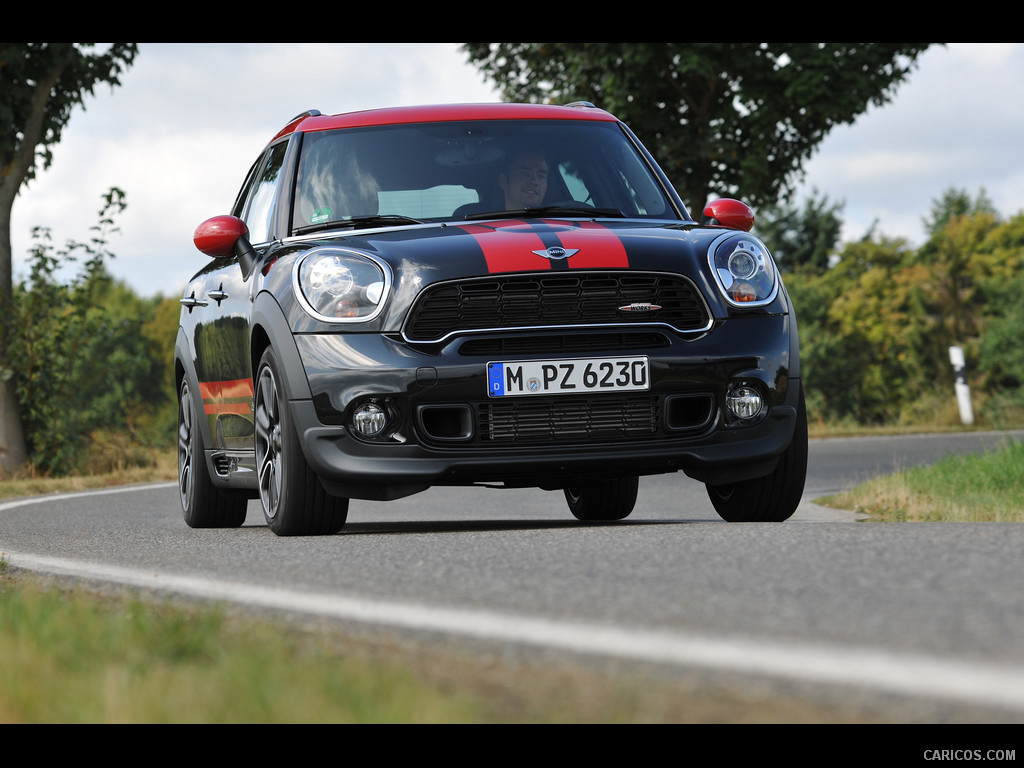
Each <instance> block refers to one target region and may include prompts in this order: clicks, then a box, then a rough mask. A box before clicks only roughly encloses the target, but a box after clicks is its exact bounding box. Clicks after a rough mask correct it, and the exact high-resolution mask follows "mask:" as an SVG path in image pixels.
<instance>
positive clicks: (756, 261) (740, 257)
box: [708, 232, 779, 307]
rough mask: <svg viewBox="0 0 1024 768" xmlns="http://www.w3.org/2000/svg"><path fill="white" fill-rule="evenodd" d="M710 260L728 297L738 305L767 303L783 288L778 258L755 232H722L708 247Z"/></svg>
mask: <svg viewBox="0 0 1024 768" xmlns="http://www.w3.org/2000/svg"><path fill="white" fill-rule="evenodd" d="M708 262H709V263H710V264H711V271H712V272H714V274H715V280H717V281H718V287H719V288H720V289H721V290H722V294H723V295H724V296H725V298H726V301H728V302H729V303H730V304H732V305H733V306H735V307H760V306H763V305H765V304H768V303H769V302H771V301H772V300H773V299H774V298H775V295H776V294H777V293H778V291H779V280H778V276H777V275H776V273H775V262H774V261H772V257H771V254H770V253H768V249H767V248H766V247H765V245H764V243H762V242H761V241H760V240H758V239H757V238H756V237H754V236H753V235H748V234H746V233H745V232H728V233H726V234H724V235H722V236H721V237H719V238H718V239H717V240H715V242H714V243H712V244H711V247H710V248H709V249H708Z"/></svg>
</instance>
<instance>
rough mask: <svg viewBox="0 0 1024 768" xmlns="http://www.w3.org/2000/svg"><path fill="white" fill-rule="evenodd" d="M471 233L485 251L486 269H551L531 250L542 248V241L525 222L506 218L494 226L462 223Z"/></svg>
mask: <svg viewBox="0 0 1024 768" xmlns="http://www.w3.org/2000/svg"><path fill="white" fill-rule="evenodd" d="M459 226H460V228H461V229H463V230H465V231H466V232H468V233H469V234H471V235H473V237H474V239H475V240H476V242H477V245H479V246H480V249H481V250H482V251H483V252H484V259H485V260H486V261H487V270H488V271H489V272H528V271H534V270H538V269H551V262H550V261H549V260H548V259H545V258H544V257H543V256H538V255H537V254H535V253H533V251H540V250H544V248H545V246H544V242H543V241H542V240H541V239H540V236H539V235H538V234H537V233H536V232H535V231H534V230H533V228H532V227H531V226H530V225H529V224H527V223H526V222H524V221H507V222H502V223H501V224H497V225H491V224H488V225H483V224H461V225H459Z"/></svg>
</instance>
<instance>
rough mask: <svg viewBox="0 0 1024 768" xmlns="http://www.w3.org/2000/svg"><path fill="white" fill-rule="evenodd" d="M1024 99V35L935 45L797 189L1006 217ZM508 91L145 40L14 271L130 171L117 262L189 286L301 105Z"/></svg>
mask: <svg viewBox="0 0 1024 768" xmlns="http://www.w3.org/2000/svg"><path fill="white" fill-rule="evenodd" d="M1022 97H1024V43H951V44H949V45H947V46H946V47H945V48H931V49H929V50H928V51H927V52H926V53H925V54H924V55H923V56H922V57H921V58H920V59H919V66H918V68H917V69H916V70H915V71H914V72H913V73H912V74H911V76H910V78H909V79H908V80H907V81H906V82H905V83H904V84H903V85H902V86H901V87H900V89H899V91H898V92H897V95H896V98H895V99H894V100H893V101H892V102H891V103H890V104H888V105H886V106H884V107H880V108H872V109H871V110H870V111H869V112H868V113H867V114H865V115H863V116H862V117H861V118H860V119H858V120H857V122H856V123H855V124H854V125H852V126H844V127H841V128H838V129H836V130H835V131H833V133H832V134H831V135H830V136H829V137H828V138H827V139H826V140H825V141H824V142H823V143H822V145H821V147H820V149H819V151H818V153H817V154H816V155H815V156H814V158H813V159H812V160H811V162H810V163H809V164H808V165H807V166H806V170H807V176H806V180H805V182H804V184H803V186H802V188H801V189H802V193H801V195H800V196H799V197H798V200H800V199H802V198H803V197H804V196H806V193H807V191H809V190H811V189H817V190H818V193H819V194H821V195H826V196H827V197H828V199H829V200H830V201H832V202H842V203H844V208H843V212H842V215H843V218H844V221H845V222H846V224H845V227H844V232H843V237H844V240H850V239H855V238H857V237H859V236H860V235H862V234H863V233H864V232H865V231H866V230H867V228H868V227H870V226H871V224H872V222H874V221H876V220H877V221H878V229H879V231H881V232H882V233H884V234H886V235H888V236H892V237H903V238H906V239H907V240H908V241H910V243H911V244H914V245H917V244H920V243H921V241H922V240H923V228H922V224H921V222H922V219H923V218H924V217H925V216H927V215H928V213H929V211H930V209H931V205H932V202H933V201H934V200H935V199H937V198H938V197H940V196H941V195H942V193H943V192H944V191H945V190H946V189H948V188H950V187H956V188H963V189H966V190H967V191H968V192H970V193H971V194H972V195H974V194H976V193H977V192H978V191H979V190H981V189H984V190H985V191H986V193H987V194H988V196H989V198H990V199H991V200H992V202H993V203H994V204H995V206H996V208H997V210H999V212H1000V213H1002V214H1003V215H1004V216H1011V215H1014V214H1017V213H1020V212H1021V211H1022V210H1024V140H1022V137H1024V98H1022ZM496 100H498V95H497V93H496V91H495V90H494V88H493V87H492V86H490V85H489V84H488V83H486V82H484V80H483V78H482V76H481V75H480V74H479V72H478V71H477V70H476V69H475V68H473V67H471V66H470V65H469V64H467V63H466V58H465V55H464V54H463V53H461V52H460V51H459V48H458V44H457V43H302V44H296V43H281V44H257V43H221V44H211V43H202V44H193V43H143V44H141V46H140V51H139V55H138V57H137V58H136V60H135V64H134V65H133V66H132V68H131V69H130V70H129V71H128V72H127V74H126V75H125V76H124V78H123V80H122V86H121V87H119V88H116V89H113V90H111V89H110V88H107V87H101V88H99V89H97V92H96V94H95V96H93V97H91V98H89V99H88V101H87V102H86V109H85V111H83V110H81V109H78V110H76V111H75V112H74V114H73V116H72V118H71V121H70V123H69V125H68V127H67V128H66V129H65V132H64V137H63V140H62V141H61V143H60V144H59V145H57V146H56V147H55V148H54V161H53V166H52V167H51V168H50V170H48V171H46V172H45V173H43V174H42V175H41V176H40V177H39V178H38V179H37V180H36V181H35V182H34V183H33V184H31V185H30V186H29V187H28V188H27V190H26V189H23V190H22V194H21V195H20V196H19V198H18V200H17V201H16V202H15V205H14V211H13V221H12V239H13V246H14V253H15V272H16V275H15V278H16V279H17V278H18V277H20V276H21V275H23V274H24V273H25V271H26V264H27V259H26V255H27V253H28V250H29V246H30V237H29V234H30V230H31V228H32V227H33V226H46V227H50V228H51V230H52V235H53V239H54V242H55V243H57V244H62V243H63V242H64V241H66V240H68V239H85V238H86V237H88V235H89V227H91V226H92V225H93V224H94V223H95V222H96V212H97V210H98V209H99V207H100V205H101V195H103V193H105V192H106V191H107V190H108V189H109V188H110V187H111V186H117V187H120V188H121V189H123V190H124V191H125V192H126V195H127V201H128V209H127V211H125V213H124V214H123V215H122V217H121V218H120V228H121V232H120V234H119V235H117V236H116V237H115V238H114V239H113V240H112V241H111V243H110V249H111V250H112V251H113V252H114V253H115V254H116V259H115V260H114V261H113V262H112V263H111V264H110V270H111V272H112V273H113V274H114V275H115V276H117V277H118V278H120V279H123V280H125V281H126V282H127V283H128V284H129V285H130V286H131V287H132V288H134V289H135V290H136V291H137V292H139V293H140V294H142V295H154V294H158V293H160V294H163V295H166V296H174V295H178V294H179V293H180V292H181V290H182V289H183V288H184V285H185V283H186V282H187V280H188V279H189V277H190V276H191V275H192V274H193V273H194V272H196V271H197V270H198V269H200V268H201V267H202V266H203V265H204V264H205V262H206V260H207V259H206V257H205V256H203V255H202V254H201V253H199V252H198V251H197V250H196V249H195V247H194V246H193V244H192V233H193V231H194V230H195V227H196V226H197V225H198V224H199V223H200V222H201V221H203V220H204V219H206V218H208V217H210V216H214V215H217V214H221V213H226V212H228V209H229V208H230V207H231V204H232V202H233V200H234V197H235V194H236V192H237V191H238V188H239V186H240V185H241V183H242V181H243V177H244V175H245V173H246V171H247V170H248V168H249V166H250V165H251V164H252V162H253V160H255V158H256V156H257V155H258V154H259V152H260V151H261V149H262V148H263V146H264V145H265V144H266V143H267V141H268V140H269V139H270V138H271V137H272V136H273V135H274V133H276V132H277V130H278V129H279V128H281V126H283V125H284V124H285V123H286V122H287V121H288V120H289V119H290V118H291V117H293V116H294V115H296V114H298V113H299V112H301V111H304V110H306V109H319V110H320V111H321V112H324V113H337V112H346V111H350V110H356V109H368V108H373V107H387V106H397V105H406V104H420V103H450V102H467V101H496ZM640 138H641V139H643V137H642V136H641V137H640ZM691 213H693V214H694V215H697V214H698V213H699V212H696V211H694V212H691ZM769 247H770V244H769Z"/></svg>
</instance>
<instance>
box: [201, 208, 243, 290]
mask: <svg viewBox="0 0 1024 768" xmlns="http://www.w3.org/2000/svg"><path fill="white" fill-rule="evenodd" d="M248 235H249V228H248V227H247V226H245V222H244V221H242V220H241V219H239V218H238V217H236V216H214V217H213V218H212V219H207V220H206V221H204V222H203V223H202V224H200V225H199V226H198V227H196V231H195V234H193V235H192V242H193V243H195V245H196V248H198V249H199V250H200V251H202V252H203V253H205V254H206V255H207V256H209V257H211V258H215V259H218V258H225V257H227V256H237V257H238V261H239V263H240V264H241V266H242V274H243V275H244V276H245V277H246V278H248V277H249V275H251V274H252V270H253V268H254V267H255V266H256V252H255V251H254V250H253V249H252V245H251V244H250V243H249V237H248Z"/></svg>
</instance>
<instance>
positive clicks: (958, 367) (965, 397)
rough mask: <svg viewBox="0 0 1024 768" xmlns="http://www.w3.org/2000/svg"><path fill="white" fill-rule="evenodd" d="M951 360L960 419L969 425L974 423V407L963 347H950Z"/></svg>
mask: <svg viewBox="0 0 1024 768" xmlns="http://www.w3.org/2000/svg"><path fill="white" fill-rule="evenodd" d="M949 362H951V363H952V364H953V373H954V374H955V375H956V401H957V404H958V405H959V406H960V421H961V422H963V423H964V424H967V425H970V424H973V423H974V409H973V408H971V388H970V387H969V386H967V374H966V373H965V366H966V363H965V361H964V351H963V349H962V348H960V347H950V348H949Z"/></svg>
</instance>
